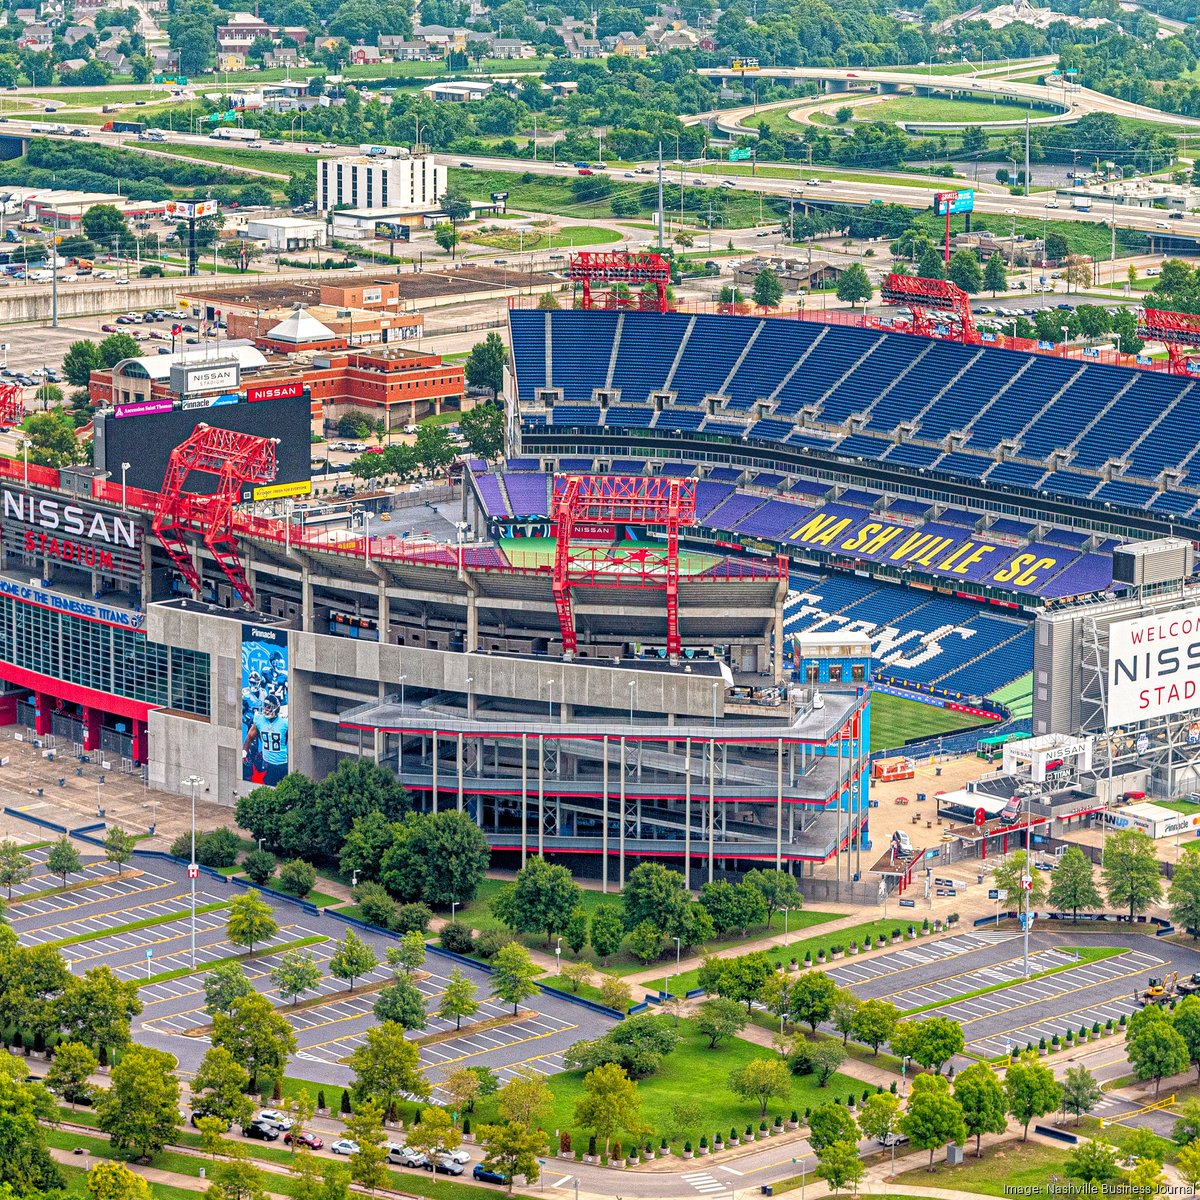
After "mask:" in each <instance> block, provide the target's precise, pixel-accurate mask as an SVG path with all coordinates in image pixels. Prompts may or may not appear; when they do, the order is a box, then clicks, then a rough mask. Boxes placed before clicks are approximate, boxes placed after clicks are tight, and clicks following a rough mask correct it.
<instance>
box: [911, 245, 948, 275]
mask: <svg viewBox="0 0 1200 1200" xmlns="http://www.w3.org/2000/svg"><path fill="white" fill-rule="evenodd" d="M917 274H918V275H919V276H920V277H921V278H922V279H945V278H946V260H945V258H944V257H943V252H942V251H941V250H940V249H939V248H938V247H937V246H933V245H929V246H926V247H925V249H924V250H922V251H921V258H920V260H919V261H918V263H917Z"/></svg>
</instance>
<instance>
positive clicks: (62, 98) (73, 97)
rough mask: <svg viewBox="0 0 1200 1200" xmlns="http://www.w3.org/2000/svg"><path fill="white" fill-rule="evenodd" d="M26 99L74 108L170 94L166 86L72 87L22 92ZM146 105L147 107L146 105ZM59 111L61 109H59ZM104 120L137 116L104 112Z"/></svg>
mask: <svg viewBox="0 0 1200 1200" xmlns="http://www.w3.org/2000/svg"><path fill="white" fill-rule="evenodd" d="M21 94H22V96H23V97H24V98H26V99H33V100H41V101H42V102H43V103H44V104H61V105H62V106H63V107H64V108H74V107H76V106H78V105H91V104H129V105H133V104H134V102H135V101H137V100H148V101H154V100H166V99H168V98H169V97H170V95H171V89H170V88H168V87H165V86H164V87H156V88H143V87H136V88H119V87H117V88H107V89H106V88H73V89H72V90H71V91H70V92H50V93H45V94H42V93H38V92H22V93H21ZM147 107H149V106H148V105H147ZM59 111H60V112H61V111H62V109H59ZM104 119H105V120H106V121H111V120H113V119H116V120H120V121H136V120H137V116H136V115H134V114H130V113H125V112H120V113H106V114H105V116H104Z"/></svg>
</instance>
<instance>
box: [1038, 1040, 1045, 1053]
mask: <svg viewBox="0 0 1200 1200" xmlns="http://www.w3.org/2000/svg"><path fill="white" fill-rule="evenodd" d="M1038 1049H1039V1050H1045V1049H1046V1039H1045V1038H1038Z"/></svg>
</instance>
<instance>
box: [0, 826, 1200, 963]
mask: <svg viewBox="0 0 1200 1200" xmlns="http://www.w3.org/2000/svg"><path fill="white" fill-rule="evenodd" d="M0 853H2V852H0ZM2 862H3V858H2V857H0V864H2ZM1060 869H1061V868H1060ZM1055 874H1057V871H1056V872H1055ZM1167 905H1168V906H1169V907H1170V910H1171V920H1172V921H1174V922H1175V924H1176V925H1177V926H1179V928H1180V929H1186V930H1187V931H1188V932H1189V933H1190V934H1191V935H1192V941H1195V940H1196V938H1197V937H1200V847H1196V846H1194V845H1193V846H1188V848H1187V850H1186V851H1185V852H1184V853H1183V854H1181V855H1180V856H1179V861H1178V862H1177V863H1176V864H1175V874H1174V875H1173V876H1172V877H1171V886H1170V887H1169V888H1168V889H1167Z"/></svg>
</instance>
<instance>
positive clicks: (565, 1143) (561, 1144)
mask: <svg viewBox="0 0 1200 1200" xmlns="http://www.w3.org/2000/svg"><path fill="white" fill-rule="evenodd" d="M558 1152H559V1154H570V1153H571V1131H570V1130H569V1129H563V1130H561V1131H560V1132H559V1135H558Z"/></svg>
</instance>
